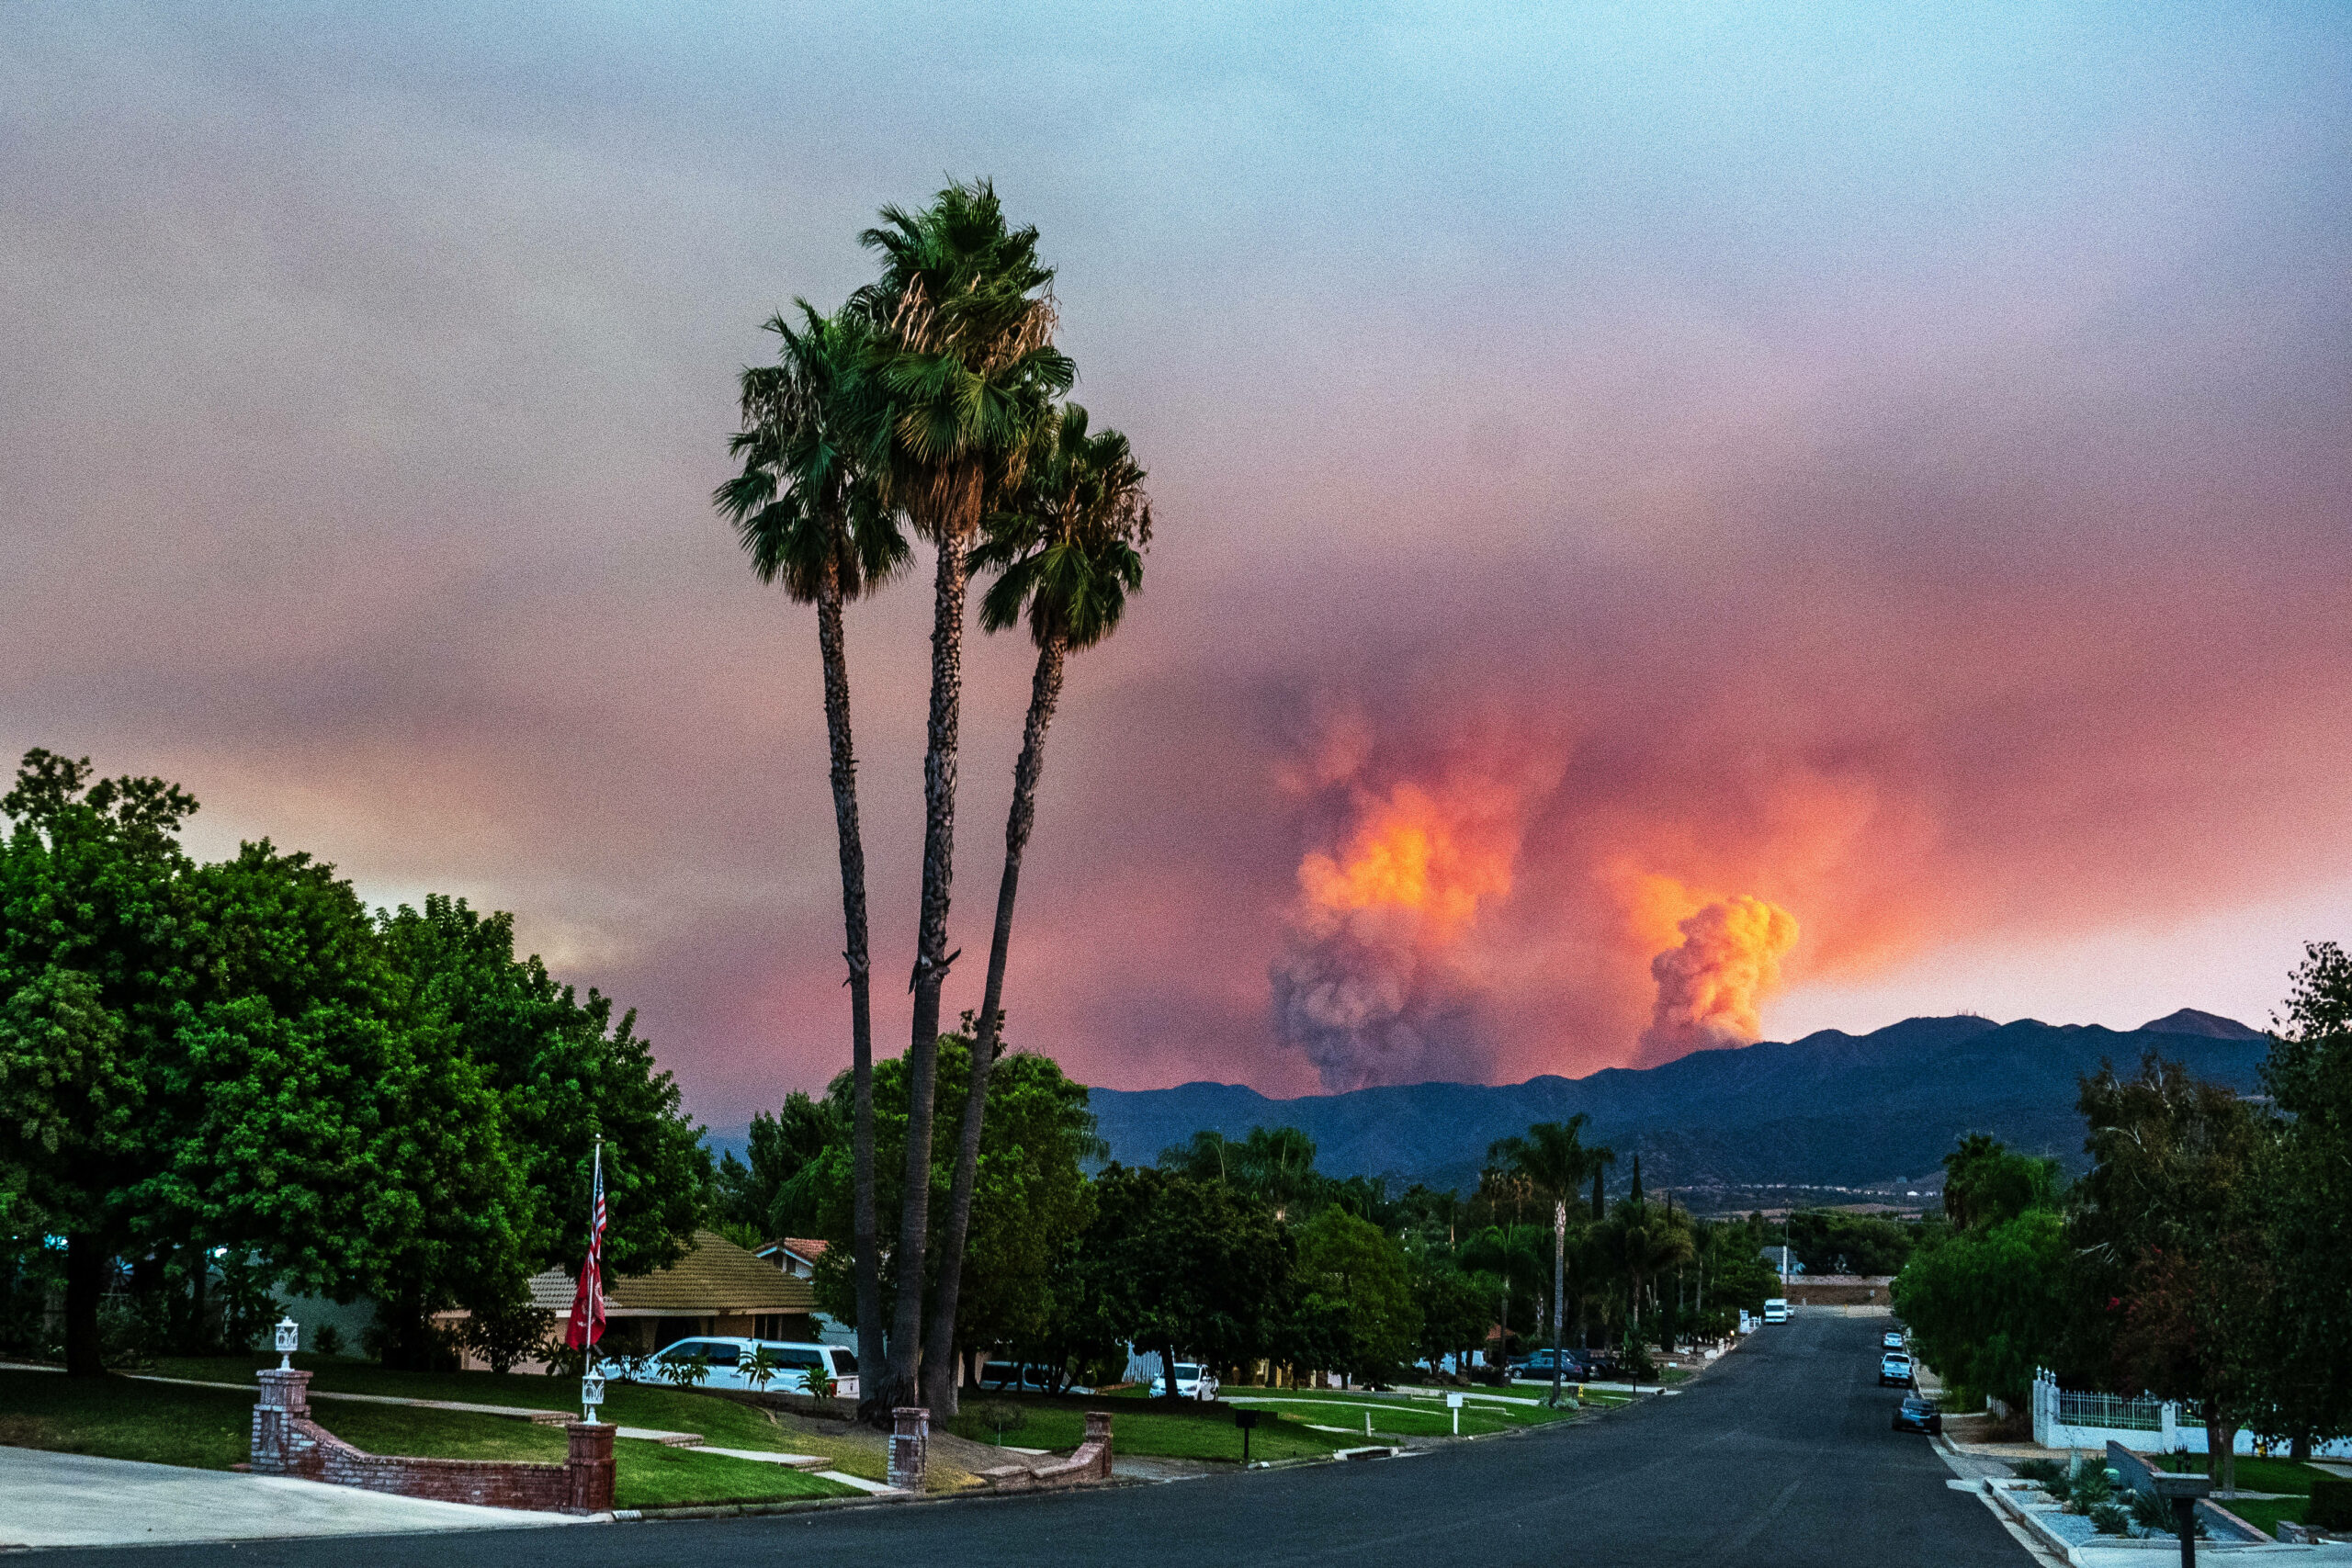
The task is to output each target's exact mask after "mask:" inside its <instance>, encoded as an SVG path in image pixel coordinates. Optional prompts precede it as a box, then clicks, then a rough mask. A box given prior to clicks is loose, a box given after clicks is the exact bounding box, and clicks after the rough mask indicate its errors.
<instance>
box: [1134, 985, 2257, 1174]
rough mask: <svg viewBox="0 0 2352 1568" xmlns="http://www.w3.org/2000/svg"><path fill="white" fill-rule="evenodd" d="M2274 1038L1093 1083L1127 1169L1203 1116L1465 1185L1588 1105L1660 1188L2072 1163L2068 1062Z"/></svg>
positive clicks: (2167, 1035) (1975, 1043) (2227, 1029)
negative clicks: (1455, 1078) (1990, 1138)
mask: <svg viewBox="0 0 2352 1568" xmlns="http://www.w3.org/2000/svg"><path fill="white" fill-rule="evenodd" d="M2267 1040H2268V1037H2267V1036H2266V1035H2264V1034H2262V1033H2261V1032H2258V1031H2256V1030H2253V1029H2250V1028H2248V1027H2247V1026H2245V1024H2243V1023H2239V1022H2238V1021H2235V1020H2233V1019H2226V1018H2222V1017H2221V1016H2219V1015H2217V1014H2213V1013H2204V1012H2199V1011H2197V1010H2194V1009H2188V1008H2183V1009H2181V1010H2178V1011H2177V1012H2174V1013H2170V1014H2167V1015H2166V1016H2165V1017H2164V1018H2161V1019H2154V1020H2152V1021H2149V1022H2148V1023H2146V1024H2143V1025H2142V1026H2141V1027H2139V1028H2137V1029H2131V1030H2114V1029H2109V1028H2107V1027H2105V1026H2104V1025H2100V1024H2050V1023H2044V1022H2042V1021H2040V1020H2038V1019H2018V1020H2016V1021H2012V1022H2009V1023H1998V1022H1996V1021H1993V1020H1991V1019H1987V1018H1982V1017H1978V1016H1975V1015H1973V1014H1962V1015H1958V1016H1953V1017H1943V1018H1933V1017H1925V1018H1910V1019H1905V1020H1903V1021H1901V1022H1899V1023H1894V1024H1889V1025H1887V1026H1886V1027H1885V1028H1883V1029H1877V1030H1873V1031H1871V1032H1869V1033H1867V1034H1860V1035H1856V1034H1848V1033H1846V1032H1843V1031H1841V1030H1834V1029H1826V1030H1817V1031H1815V1032H1813V1033H1811V1034H1808V1035H1805V1036H1804V1037H1803V1038H1802V1039H1798V1040H1793V1041H1762V1042H1758V1043H1756V1044H1753V1045H1743V1046H1727V1047H1723V1048H1720V1049H1715V1050H1707V1051H1695V1052H1692V1053H1691V1054H1690V1055H1684V1056H1679V1057H1677V1058H1675V1059H1674V1060H1673V1061H1670V1062H1664V1063H1660V1064H1658V1065H1657V1066H1652V1067H1604V1068H1601V1069H1600V1070H1599V1071H1597V1072H1594V1073H1590V1074H1587V1075H1586V1076H1584V1077H1576V1078H1571V1077H1562V1076H1559V1075H1556V1074H1543V1075H1539V1076H1537V1077H1532V1078H1529V1079H1527V1080H1526V1081H1525V1082H1523V1083H1518V1084H1461V1083H1449V1082H1443V1081H1431V1082H1428V1083H1419V1084H1404V1085H1387V1086H1382V1087H1377V1088H1372V1089H1354V1090H1350V1091H1347V1092H1344V1093H1338V1094H1323V1095H1305V1096H1300V1097H1298V1098H1296V1099H1292V1100H1275V1099H1272V1098H1270V1097H1268V1096H1265V1095H1262V1094H1260V1093H1259V1092H1258V1091H1257V1090H1255V1089H1250V1087H1248V1086H1247V1085H1244V1084H1224V1083H1216V1082H1211V1081H1206V1080H1196V1081H1194V1082H1191V1083H1185V1084H1179V1085H1175V1086H1173V1087H1171V1088H1169V1089H1094V1090H1092V1091H1091V1099H1092V1103H1093V1108H1094V1111H1095V1116H1096V1119H1097V1122H1098V1124H1099V1126H1100V1130H1101V1133H1102V1135H1103V1139H1104V1140H1105V1141H1106V1142H1107V1143H1108V1144H1109V1145H1110V1146H1111V1153H1112V1157H1113V1158H1114V1159H1116V1160H1119V1161H1122V1162H1124V1163H1127V1164H1138V1163H1141V1164H1148V1163H1149V1162H1151V1161H1153V1160H1155V1159H1157V1158H1158V1157H1159V1152H1160V1150H1161V1149H1162V1148H1165V1147H1167V1146H1169V1145H1172V1144H1179V1143H1182V1142H1184V1141H1185V1140H1187V1139H1189V1138H1190V1137H1191V1136H1192V1134H1193V1133H1194V1132H1196V1131H1199V1130H1202V1129H1214V1130H1215V1131H1217V1132H1221V1133H1224V1134H1227V1135H1228V1136H1233V1137H1238V1136H1241V1135H1243V1134H1247V1133H1248V1132H1249V1130H1250V1128H1251V1127H1252V1126H1269V1127H1272V1126H1295V1127H1297V1128H1299V1129H1300V1130H1301V1131H1303V1132H1305V1133H1306V1134H1307V1135H1308V1136H1309V1137H1311V1138H1313V1139H1314V1140H1315V1142H1316V1145H1317V1166H1318V1167H1319V1168H1322V1169H1323V1170H1325V1171H1326V1172H1328V1173H1329V1174H1332V1175H1335V1176H1343V1177H1344V1176H1385V1177H1387V1178H1388V1179H1390V1180H1391V1181H1392V1182H1407V1181H1423V1182H1427V1183H1429V1184H1430V1185H1431V1186H1439V1187H1467V1186H1468V1185H1471V1184H1474V1183H1475V1182H1476V1179H1477V1170H1478V1168H1479V1165H1480V1163H1481V1161H1482V1159H1483V1156H1484V1155H1485V1152H1486V1148H1487V1145H1488V1144H1489V1143H1491V1142H1493V1141H1494V1140H1495V1139H1497V1138H1499V1137H1502V1136H1505V1135H1507V1134H1511V1133H1517V1132H1521V1131H1523V1130H1524V1129H1525V1128H1526V1127H1527V1126H1529V1125H1530V1124H1531V1123H1532V1122H1556V1121H1564V1120H1566V1118H1567V1117H1568V1116H1570V1115H1573V1114H1575V1113H1577V1112H1578V1111H1582V1112H1583V1113H1584V1114H1586V1115H1587V1116H1589V1118H1590V1124H1589V1127H1588V1129H1587V1134H1586V1137H1587V1141H1588V1142H1589V1143H1593V1144H1599V1145H1609V1146H1611V1147H1613V1148H1614V1149H1615V1150H1616V1151H1617V1156H1618V1160H1617V1165H1616V1167H1615V1168H1614V1169H1613V1170H1612V1172H1611V1179H1612V1180H1613V1182H1614V1184H1616V1185H1618V1186H1621V1187H1622V1186H1623V1184H1624V1183H1625V1181H1626V1180H1627V1179H1629V1178H1630V1175H1631V1165H1632V1158H1631V1156H1633V1155H1634V1154H1635V1153H1639V1154H1640V1155H1641V1156H1642V1159H1643V1172H1644V1176H1645V1179H1646V1180H1647V1181H1648V1182H1649V1184H1651V1185H1653V1186H1669V1185H1671V1186H1679V1187H1684V1188H1707V1187H1717V1188H1724V1189H1735V1188H1736V1189H1741V1190H1747V1189H1754V1188H1759V1187H1767V1186H1775V1185H1784V1184H1785V1185H1791V1186H1815V1187H1847V1188H1870V1187H1874V1186H1889V1185H1893V1186H1896V1187H1901V1186H1902V1185H1903V1184H1904V1183H1905V1182H1917V1181H1919V1180H1921V1179H1934V1177H1935V1176H1936V1175H1937V1174H1938V1173H1939V1161H1940V1160H1941V1158H1942V1156H1943V1155H1944V1154H1945V1153H1946V1152H1947V1151H1948V1150H1949V1149H1950V1148H1951V1145H1952V1143H1953V1141H1954V1140H1955V1139H1957V1138H1958V1137H1959V1136H1960V1135H1961V1134H1963V1133H1968V1132H1989V1133H1992V1134H1995V1135H1996V1136H1997V1137H2000V1138H2002V1139H2003V1140H2004V1141H2005V1142H2007V1143H2008V1144H2010V1145H2013V1146H2016V1147H2019V1148H2024V1149H2028V1150H2030V1151H2031V1152H2034V1153H2037V1154H2046V1155H2051V1156H2055V1157H2056V1158H2058V1159H2059V1160H2060V1161H2061V1162H2062V1163H2064V1164H2065V1165H2066V1166H2067V1167H2069V1168H2077V1169H2078V1168H2080V1167H2081V1165H2082V1163H2083V1160H2082V1149H2081V1145H2082V1126H2081V1119H2080V1118H2079V1117H2078V1116H2077V1115H2076V1114H2075V1089H2076V1085H2075V1077H2076V1075H2077V1074H2080V1073H2088V1072H2092V1071H2096V1070H2097V1068H2098V1063H2099V1061H2100V1060H2101V1059H2102V1058H2104V1059H2107V1060H2111V1061H2113V1062H2114V1063H2115V1064H2116V1066H2118V1067H2119V1068H2126V1069H2128V1068H2129V1067H2131V1066H2134V1065H2136V1064H2137V1062H2138V1061H2139V1059H2140V1057H2141V1055H2143V1053H2144V1052H2145V1051H2148V1050H2154V1051H2157V1052H2159V1053H2160V1054H2162V1055H2165V1056H2167V1057H2172V1058H2177V1059H2181V1060H2185V1061H2187V1062H2188V1066H2189V1067H2190V1070H2191V1071H2193V1072H2195V1073H2197V1074H2198V1075H2199V1077H2209V1078H2212V1079H2215V1080H2217V1081H2220V1082H2222V1083H2226V1084H2229V1085H2230V1086H2231V1087H2232V1088H2234V1089H2239V1090H2240V1091H2241V1092H2251V1091H2252V1090H2253V1089H2255V1088H2256V1085H2257V1083H2258V1081H2259V1080H2258V1069H2259V1067H2260V1064H2261V1061H2262V1058H2263V1056H2264V1055H2266V1054H2267V1049H2268V1044H2267Z"/></svg>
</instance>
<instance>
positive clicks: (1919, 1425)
mask: <svg viewBox="0 0 2352 1568" xmlns="http://www.w3.org/2000/svg"><path fill="white" fill-rule="evenodd" d="M1894 1429H1895V1430H1896V1431H1898V1432H1924V1433H1926V1434H1927V1435H1928V1436H1929V1437H1935V1436H1937V1435H1939V1434H1940V1433H1941V1432H1942V1431H1943V1429H1944V1415H1943V1412H1942V1411H1941V1410H1940V1409H1939V1408H1938V1407H1937V1405H1936V1402H1935V1401H1934V1400H1932V1399H1928V1398H1926V1397H1924V1396H1922V1395H1920V1394H1916V1393H1915V1394H1911V1395H1909V1396H1908V1397H1906V1398H1905V1400H1904V1401H1903V1403H1902V1404H1898V1405H1896V1406H1895V1407H1894Z"/></svg>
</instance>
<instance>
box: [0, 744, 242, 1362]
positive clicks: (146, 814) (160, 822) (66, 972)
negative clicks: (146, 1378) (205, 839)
mask: <svg viewBox="0 0 2352 1568" xmlns="http://www.w3.org/2000/svg"><path fill="white" fill-rule="evenodd" d="M92 772H93V771H92V769H91V767H90V764H89V761H88V760H87V759H86V758H85V759H83V760H81V761H73V760H70V759H68V758H64V757H61V756H58V755H56V754H55V753H53V752H51V751H47V750H40V749H38V748H36V749H35V750H31V751H29V752H28V753H27V754H26V756H25V759H24V762H23V765H22V766H21V767H20V768H19V770H18V772H17V782H16V785H15V787H14V788H12V789H11V790H10V791H9V792H8V793H7V795H6V796H5V797H0V814H5V815H6V816H7V817H8V818H10V819H11V820H12V821H13V823H14V829H13V831H12V832H11V833H10V834H9V836H8V840H7V843H6V853H5V855H0V1074H5V1076H0V1172H6V1177H5V1179H6V1183H7V1192H6V1210H7V1213H9V1214H10V1216H11V1218H12V1223H13V1224H15V1225H16V1226H17V1227H18V1228H19V1229H20V1230H24V1231H32V1232H36V1233H38V1232H40V1231H43V1230H46V1231H50V1232H60V1233H62V1234H63V1235H64V1236H65V1238H66V1247H65V1269H64V1273H65V1346H66V1369H67V1371H70V1372H73V1373H74V1374H76V1375H93V1374H96V1373H97V1372H98V1371H101V1370H102V1369H101V1366H100V1359H99V1358H100V1352H99V1343H98V1303H99V1298H100V1297H101V1295H102V1294H103V1293H104V1291H105V1289H106V1285H107V1274H108V1270H109V1269H110V1268H111V1266H112V1260H113V1259H114V1258H115V1257H116V1256H117V1255H118V1254H119V1253H120V1252H121V1251H122V1250H123V1249H124V1248H125V1247H127V1246H128V1245H129V1244H130V1242H131V1240H132V1239H133V1237H134V1236H136V1235H139V1234H140V1233H141V1229H142V1225H143V1222H144V1219H145V1215H144V1213H143V1212H142V1210H141V1206H140V1204H139V1202H138V1200H137V1190H138V1188H139V1185H140V1183H141V1181H142V1180H143V1179H145V1178H147V1177H149V1176H150V1175H152V1174H153V1171H154V1169H155V1168H156V1167H157V1166H158V1165H159V1164H160V1163H161V1161H162V1160H163V1158H164V1156H165V1154H166V1152H167V1151H168V1149H169V1146H170V1145H169V1140H170V1136H171V1132H172V1129H171V1128H169V1127H168V1126H166V1125H162V1124H159V1122H158V1121H157V1119H156V1118H155V1117H153V1115H151V1114H150V1113H149V1107H148V1100H149V1096H150V1094H151V1091H152V1089H153V1082H152V1079H153V1063H154V1061H155V1060H156V1058H157V1057H158V1055H160V1054H161V1050H162V1046H163V1043H164V1042H165V1041H167V1040H168V1039H169V1038H170V1035H171V1032H172V1029H173V1024H174V1010H175V1008H176V1007H177V1005H178V1004H179V1003H180V1002H181V1001H182V1000H183V999H184V998H185V997H186V995H187V991H188V988H189V978H188V976H187V974H186V972H185V969H184V956H185V947H186V943H187V933H186V931H185V930H184V915H183V910H182V907H181V906H182V899H181V897H180V888H179V884H180V882H181V879H182V878H183V877H184V876H185V875H186V874H187V871H188V869H189V866H190V863H189V861H188V859H187V856H186V855H184V854H183V853H182V852H180V848H179V843H178V840H177V837H176V835H177V832H178V829H179V825H180V823H181V822H182V821H183V820H185V819H186V818H187V817H188V816H190V815H191V814H193V813H194V812H195V810H196V801H195V799H194V798H193V797H191V796H190V795H187V793H186V792H185V791H183V790H181V789H179V788H178V787H177V786H176V785H174V784H167V783H165V782H164V781H163V780H161V779H153V778H129V777H125V778H119V779H107V780H102V781H99V782H97V783H96V784H93V783H92V782H91V780H92Z"/></svg>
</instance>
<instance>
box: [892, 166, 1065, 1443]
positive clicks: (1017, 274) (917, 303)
mask: <svg viewBox="0 0 2352 1568" xmlns="http://www.w3.org/2000/svg"><path fill="white" fill-rule="evenodd" d="M859 240H860V243H863V244H864V245H865V246H866V247H867V248H868V249H869V250H872V251H874V252H875V253H876V254H877V255H879V256H880V257H881V261H882V276H880V277H878V278H876V280H875V281H874V282H872V283H870V284H868V285H866V286H865V288H861V289H859V290H858V292H857V295H856V297H855V299H854V304H855V305H856V306H857V308H858V309H859V310H861V311H863V312H864V313H865V315H866V316H867V317H868V318H869V319H871V320H872V321H874V322H875V323H876V333H875V339H874V344H873V346H872V348H871V350H870V352H869V353H868V355H866V376H865V381H866V383H867V386H868V389H869V390H870V392H871V394H872V396H873V397H874V398H875V399H876V401H877V403H878V405H879V414H880V417H878V418H877V419H876V420H875V421H874V422H873V423H872V426H871V429H872V431H873V437H874V444H873V448H872V456H873V458H874V460H875V461H876V465H877V467H878V468H879V471H880V473H881V475H882V479H883V486H884V492H885V495H886V496H887V498H888V500H890V501H891V502H894V503H895V504H897V505H899V506H900V507H902V508H904V509H905V511H906V513H908V515H909V516H910V518H911V519H912V520H913V523H914V525H915V528H916V530H917V531H918V532H919V533H921V534H922V536H924V537H925V538H927V539H929V540H930V541H931V543H932V546H933V548H934V549H935V550H936V551H937V554H938V572H937V581H936V583H935V588H934V604H933V615H932V632H931V716H930V726H929V732H928V736H927V739H926V744H925V748H924V751H923V841H922V909H921V914H920V916H919V918H918V920H917V923H916V928H915V962H914V973H913V975H912V976H911V977H910V981H909V983H908V988H909V989H910V991H912V992H913V994H914V1010H913V1011H914V1018H913V1030H912V1038H911V1040H910V1042H909V1044H908V1050H907V1081H908V1095H907V1163H906V1184H905V1200H904V1202H903V1204H902V1206H901V1209H900V1213H899V1247H898V1252H897V1255H896V1259H895V1261H896V1264H897V1268H898V1272H899V1296H898V1302H897V1304H896V1306H895V1308H894V1310H893V1311H892V1313H891V1322H890V1345H889V1364H888V1369H887V1371H885V1373H884V1375H883V1376H882V1377H881V1378H879V1379H877V1380H876V1389H875V1400H876V1404H874V1406H873V1408H876V1409H888V1407H889V1406H890V1405H891V1404H903V1403H905V1402H907V1401H908V1400H909V1399H910V1398H911V1397H912V1396H913V1395H914V1393H915V1377H916V1368H917V1365H918V1358H919V1355H920V1352H921V1350H922V1314H923V1290H924V1285H925V1282H926V1278H927V1275H926V1270H925V1267H924V1263H925V1254H926V1252H927V1251H928V1248H929V1241H930V1224H931V1133H932V1120H933V1096H934V1094H935V1092H936V1090H937V1088H938V1078H939V993H940V987H942V986H943V985H944V984H945V982H946V978H947V967H948V965H949V964H951V963H953V962H954V960H955V954H952V953H949V952H948V951H947V907H948V900H949V896H950V892H951V889H952V885H953V883H954V881H955V860H956V719H957V715H958V712H959V710H960V708H961V706H962V703H963V693H964V673H963V670H964V666H963V657H964V590H965V584H966V581H967V575H968V563H967V555H968V553H969V549H970V546H971V542H972V536H973V534H974V533H975V532H976V531H977V530H978V526H979V524H980V515H981V511H982V503H983V501H984V499H985V495H986V491H987V487H988V485H989V483H990V482H991V480H993V481H994V482H997V483H999V484H1002V485H1005V486H1007V487H1010V486H1012V485H1017V484H1018V483H1019V482H1020V479H1021V464H1022V457H1023V449H1024V445H1025V442H1024V438H1025V437H1026V435H1027V434H1029V433H1030V431H1031V430H1032V428H1033V427H1034V422H1035V411H1036V409H1037V408H1038V406H1039V405H1040V403H1041V402H1042V401H1043V400H1044V399H1045V398H1046V397H1048V396H1051V395H1053V394H1057V393H1059V392H1062V391H1066V390H1068V389H1069V385H1070V382H1071V380H1072V379H1073V378H1074V376H1075V372H1074V371H1073V369H1072V367H1071V366H1070V362H1069V358H1068V356H1066V355H1063V354H1062V353H1061V352H1060V351H1059V350H1058V349H1057V348H1055V347H1054V344H1053V334H1054V327H1055V323H1056V316H1055V310H1054V299H1053V295H1052V293H1051V292H1050V291H1049V290H1050V286H1051V284H1052V282H1053V276H1054V275H1053V270H1052V269H1051V268H1050V267H1047V266H1045V265H1042V264H1040V263H1039V262H1038V260H1037V231H1036V230H1035V229H1034V228H1023V229H1009V228H1007V227H1006V226H1005V221H1004V211H1003V209H1002V207H1001V205H1000V204H999V203H998V201H997V197H996V192H995V191H994V190H993V189H992V188H990V186H989V185H988V184H987V183H986V182H981V183H978V184H974V185H961V184H958V185H952V186H948V187H947V188H946V189H945V190H943V191H941V192H940V193H939V195H938V196H937V197H935V198H933V202H932V204H931V205H930V206H929V207H927V208H925V209H922V211H921V212H907V211H905V210H903V209H899V208H895V207H887V208H884V209H882V222H881V225H880V226H879V227H877V228H873V229H869V230H867V231H865V233H864V234H862V235H860V236H859ZM862 1364H863V1363H861V1365H862Z"/></svg>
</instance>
